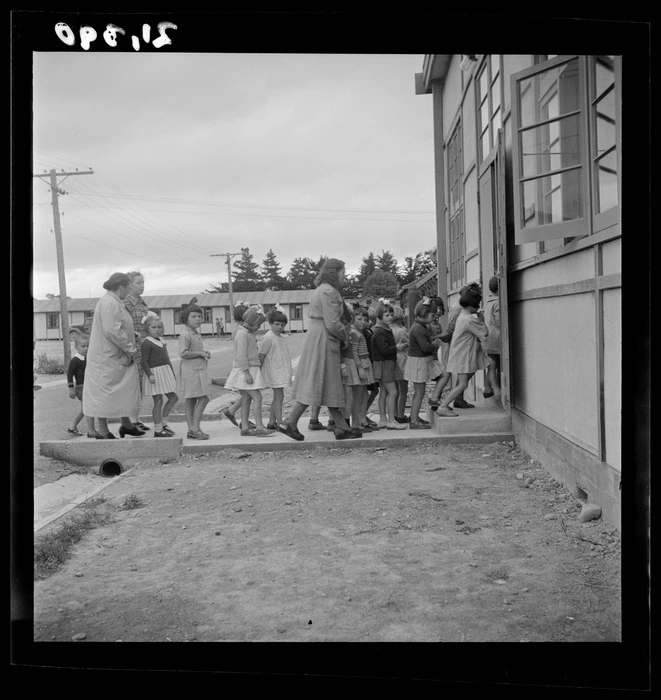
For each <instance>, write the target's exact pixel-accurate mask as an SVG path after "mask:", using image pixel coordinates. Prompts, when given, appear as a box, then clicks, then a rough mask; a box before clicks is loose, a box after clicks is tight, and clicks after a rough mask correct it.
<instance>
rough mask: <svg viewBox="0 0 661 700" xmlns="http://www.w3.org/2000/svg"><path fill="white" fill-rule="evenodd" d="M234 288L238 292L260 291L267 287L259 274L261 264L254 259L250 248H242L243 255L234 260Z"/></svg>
mask: <svg viewBox="0 0 661 700" xmlns="http://www.w3.org/2000/svg"><path fill="white" fill-rule="evenodd" d="M233 267H234V269H235V272H234V275H233V281H232V288H233V290H234V291H237V292H259V291H263V290H264V289H265V288H266V285H265V284H264V282H263V280H262V276H261V275H260V274H259V265H258V264H257V263H256V262H254V261H253V256H252V253H251V252H250V248H241V257H240V258H239V259H238V260H236V261H235V262H234V265H233Z"/></svg>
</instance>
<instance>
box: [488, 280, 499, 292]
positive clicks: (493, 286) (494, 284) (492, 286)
mask: <svg viewBox="0 0 661 700" xmlns="http://www.w3.org/2000/svg"><path fill="white" fill-rule="evenodd" d="M489 291H490V292H491V293H492V294H497V293H498V278H497V277H492V278H491V279H490V280H489Z"/></svg>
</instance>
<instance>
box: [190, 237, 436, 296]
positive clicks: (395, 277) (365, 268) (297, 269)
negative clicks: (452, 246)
mask: <svg viewBox="0 0 661 700" xmlns="http://www.w3.org/2000/svg"><path fill="white" fill-rule="evenodd" d="M324 260H326V256H325V255H322V256H321V257H320V258H319V259H318V260H313V259H312V258H308V257H299V258H294V260H293V262H292V265H291V268H290V269H289V271H288V272H287V273H286V274H283V273H282V266H281V265H280V263H279V262H278V259H277V257H276V254H275V253H274V252H273V250H269V251H268V252H267V253H266V256H265V258H264V260H263V262H262V264H261V266H260V265H259V264H258V263H256V262H255V260H254V257H253V255H252V253H251V252H250V248H241V256H240V257H239V258H237V260H235V262H234V263H233V266H232V267H233V270H232V289H233V291H235V292H255V291H264V290H266V289H271V290H273V291H280V290H286V289H314V279H315V277H316V276H317V273H318V272H319V270H320V269H321V266H322V265H323V263H324ZM435 267H436V263H435V262H434V260H433V259H432V258H431V257H430V256H429V255H428V254H427V253H418V254H417V255H415V256H412V257H405V258H404V264H403V265H401V266H400V265H399V264H398V262H397V260H396V259H395V257H394V256H393V254H392V253H391V252H390V251H389V250H382V251H381V254H380V255H375V254H374V253H373V252H370V253H368V254H367V255H366V256H365V257H364V258H363V259H362V262H361V265H360V267H359V269H358V273H357V274H355V275H353V274H348V273H347V275H346V279H345V283H344V286H343V289H342V291H343V293H344V295H345V296H347V297H360V296H365V295H371V296H386V297H392V296H394V295H395V294H396V293H397V290H398V289H399V288H400V287H401V286H403V285H405V284H409V283H411V282H414V281H415V280H416V279H418V278H420V277H422V276H423V275H425V274H427V273H428V272H430V271H431V270H433V269H435ZM204 291H205V292H207V293H209V292H227V291H228V283H227V282H220V283H218V284H212V285H211V286H210V287H209V288H208V289H205V290H204Z"/></svg>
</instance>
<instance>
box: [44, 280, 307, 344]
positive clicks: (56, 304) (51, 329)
mask: <svg viewBox="0 0 661 700" xmlns="http://www.w3.org/2000/svg"><path fill="white" fill-rule="evenodd" d="M313 293H314V290H312V289H294V290H290V291H282V292H271V291H265V292H240V293H236V294H234V295H233V297H234V303H235V304H238V302H239V301H244V302H246V303H248V304H261V305H262V307H263V309H264V311H265V312H268V311H269V309H271V308H272V307H273V306H275V305H276V304H280V306H282V307H283V308H284V310H285V313H286V315H287V317H288V319H289V322H288V323H287V331H289V332H293V333H296V332H303V331H305V330H307V322H308V310H309V306H310V299H311V298H312V294H313ZM193 297H196V298H197V305H198V306H199V307H200V308H201V309H202V313H203V319H202V326H201V328H200V332H201V333H202V334H203V335H215V334H216V333H217V324H216V322H217V320H218V319H220V321H221V324H222V328H223V330H224V332H225V333H227V334H231V333H232V331H233V327H234V320H233V317H232V310H231V308H230V301H229V294H221V293H215V294H170V295H165V296H149V295H144V296H143V299H144V300H145V303H146V304H147V306H149V308H150V309H151V310H152V311H155V312H156V313H158V314H159V315H160V316H161V318H162V319H163V328H164V333H165V335H166V336H177V335H179V333H181V331H182V330H183V324H182V323H181V321H180V318H179V312H180V310H181V305H182V304H186V303H187V302H189V301H190V300H191V299H192V298H193ZM98 301H99V300H98V298H96V299H71V300H69V303H68V308H69V327H71V326H82V325H84V323H85V320H86V319H88V318H91V317H92V316H93V315H94V309H95V307H96V305H97V303H98ZM33 311H34V321H33V323H34V337H35V340H57V339H61V338H62V333H61V324H60V300H59V299H45V300H39V299H35V300H34V306H33ZM262 328H263V329H264V330H268V324H267V323H266V322H265V323H264V324H263V326H262Z"/></svg>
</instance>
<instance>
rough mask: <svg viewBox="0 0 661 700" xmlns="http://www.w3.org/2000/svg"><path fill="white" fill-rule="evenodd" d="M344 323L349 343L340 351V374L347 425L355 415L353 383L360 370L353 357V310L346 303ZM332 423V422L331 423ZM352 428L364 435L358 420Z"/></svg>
mask: <svg viewBox="0 0 661 700" xmlns="http://www.w3.org/2000/svg"><path fill="white" fill-rule="evenodd" d="M341 319H342V323H344V327H345V328H346V331H347V338H348V340H347V343H346V345H344V344H343V345H342V346H341V349H340V373H341V374H342V383H343V384H344V409H343V411H342V415H343V416H344V420H346V422H347V423H349V422H350V420H351V416H352V415H353V408H354V406H353V389H352V386H353V383H354V382H356V381H359V379H358V368H357V367H356V363H355V361H354V357H353V347H352V346H351V323H352V322H353V309H351V308H350V307H349V306H348V305H347V304H346V302H345V304H344V310H343V312H342V317H341ZM359 413H360V409H358V410H357V414H359ZM329 422H330V421H329ZM351 427H352V428H353V429H354V430H357V431H358V432H360V433H362V432H363V431H362V430H361V429H360V424H359V422H358V421H357V420H354V421H353V423H351Z"/></svg>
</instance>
